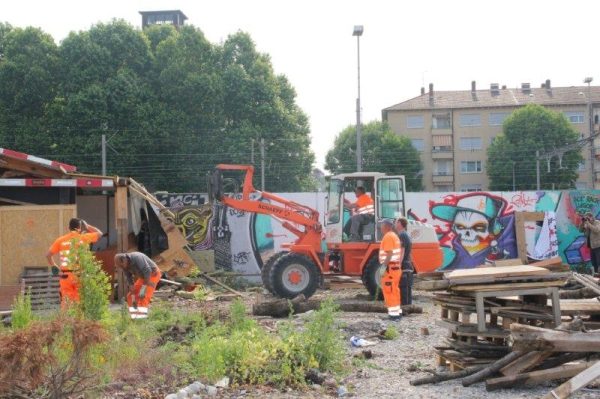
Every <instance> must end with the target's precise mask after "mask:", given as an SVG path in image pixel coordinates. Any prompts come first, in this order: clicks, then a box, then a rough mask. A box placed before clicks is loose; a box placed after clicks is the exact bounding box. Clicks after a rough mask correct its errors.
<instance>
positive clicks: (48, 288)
mask: <svg viewBox="0 0 600 399" xmlns="http://www.w3.org/2000/svg"><path fill="white" fill-rule="evenodd" d="M59 281H60V279H59V277H57V276H53V275H52V274H50V273H47V272H45V273H36V274H32V275H25V276H23V277H22V278H21V285H22V292H24V293H26V294H27V295H29V297H30V299H31V308H32V310H50V309H58V308H59V307H60V284H59Z"/></svg>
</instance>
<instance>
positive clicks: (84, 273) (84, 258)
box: [70, 240, 111, 321]
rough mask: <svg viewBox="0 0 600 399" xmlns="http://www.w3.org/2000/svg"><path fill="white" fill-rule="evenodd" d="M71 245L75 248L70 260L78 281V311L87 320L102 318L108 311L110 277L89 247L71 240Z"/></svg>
mask: <svg viewBox="0 0 600 399" xmlns="http://www.w3.org/2000/svg"><path fill="white" fill-rule="evenodd" d="M74 241H75V240H74ZM71 247H72V248H76V249H75V250H74V251H71V254H70V256H71V259H70V262H71V264H73V265H77V268H76V269H75V274H76V275H77V277H78V278H79V283H80V287H79V298H80V301H79V304H78V307H79V311H80V312H81V315H82V316H83V317H84V318H86V319H88V320H96V321H99V320H102V319H103V318H104V317H105V316H106V315H107V312H108V304H109V297H110V293H111V287H110V279H109V277H108V275H107V274H106V273H104V271H103V270H102V264H101V263H100V262H98V261H97V260H96V258H95V257H94V254H93V253H92V252H91V251H90V250H89V248H87V247H86V246H84V245H78V243H76V242H73V243H72V244H71Z"/></svg>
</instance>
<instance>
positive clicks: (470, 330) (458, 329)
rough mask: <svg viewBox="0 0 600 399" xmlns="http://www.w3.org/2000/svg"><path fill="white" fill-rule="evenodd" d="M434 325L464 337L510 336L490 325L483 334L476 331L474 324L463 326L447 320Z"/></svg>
mask: <svg viewBox="0 0 600 399" xmlns="http://www.w3.org/2000/svg"><path fill="white" fill-rule="evenodd" d="M435 325H436V326H439V327H443V328H446V329H448V331H451V332H453V333H455V334H458V335H461V336H465V337H469V336H471V337H489V338H508V337H509V336H510V331H508V330H505V329H503V328H499V327H498V326H492V325H487V326H486V331H484V332H479V331H477V325H476V324H466V325H464V324H461V323H459V322H452V321H449V320H436V321H435Z"/></svg>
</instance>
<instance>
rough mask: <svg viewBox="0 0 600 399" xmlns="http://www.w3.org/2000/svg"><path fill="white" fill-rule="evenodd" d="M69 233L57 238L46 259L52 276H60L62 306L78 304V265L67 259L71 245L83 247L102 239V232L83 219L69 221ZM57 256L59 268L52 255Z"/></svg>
mask: <svg viewBox="0 0 600 399" xmlns="http://www.w3.org/2000/svg"><path fill="white" fill-rule="evenodd" d="M69 230H70V231H69V233H67V234H65V235H63V236H60V237H58V238H57V239H56V240H55V241H54V242H53V243H52V245H51V246H50V249H48V253H46V258H47V259H48V263H49V264H50V266H52V273H53V274H61V276H60V277H61V278H60V300H61V303H62V304H63V305H65V304H66V302H67V301H68V300H69V301H73V302H79V279H78V278H77V275H76V273H74V272H76V271H77V268H78V265H77V264H76V263H74V262H73V261H74V259H73V258H69V254H70V253H71V250H72V249H74V248H72V244H73V243H75V245H83V244H92V243H95V242H97V241H98V240H99V239H100V237H102V231H100V229H98V228H97V227H94V226H92V225H89V224H87V223H86V221H85V220H83V219H77V218H73V219H71V220H70V221H69ZM56 254H58V255H59V261H60V267H59V266H57V264H56V261H55V259H54V255H56Z"/></svg>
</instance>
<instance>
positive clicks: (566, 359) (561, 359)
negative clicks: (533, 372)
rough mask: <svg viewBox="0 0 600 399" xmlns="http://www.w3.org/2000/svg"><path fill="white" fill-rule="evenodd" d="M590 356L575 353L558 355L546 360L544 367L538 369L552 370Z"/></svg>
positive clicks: (583, 353)
mask: <svg viewBox="0 0 600 399" xmlns="http://www.w3.org/2000/svg"><path fill="white" fill-rule="evenodd" d="M588 356H589V354H588V353H585V352H573V353H563V354H557V355H556V356H554V357H551V358H549V359H547V360H545V361H544V362H543V363H542V365H541V366H540V367H538V368H539V369H540V370H546V369H551V368H554V367H558V366H560V365H563V364H565V363H570V362H574V361H576V360H581V359H583V358H586V357H588Z"/></svg>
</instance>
